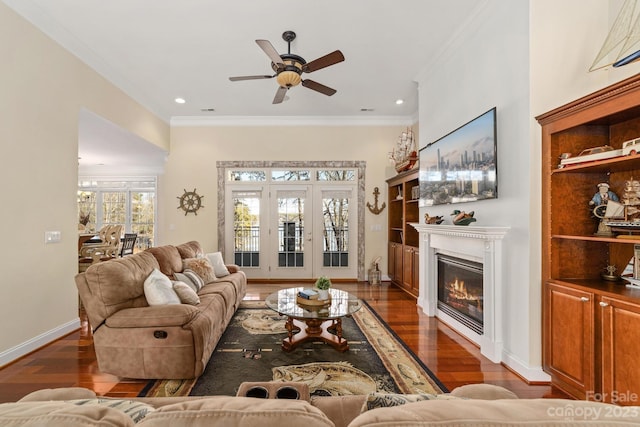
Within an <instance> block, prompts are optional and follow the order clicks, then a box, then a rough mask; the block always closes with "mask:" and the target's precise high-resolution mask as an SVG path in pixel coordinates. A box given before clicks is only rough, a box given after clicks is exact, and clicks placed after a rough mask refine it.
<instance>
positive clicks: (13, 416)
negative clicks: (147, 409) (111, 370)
mask: <svg viewBox="0 0 640 427" xmlns="http://www.w3.org/2000/svg"><path fill="white" fill-rule="evenodd" d="M0 425H1V426H3V427H18V426H25V427H26V426H29V427H36V426H47V427H69V426H83V427H88V426H100V427H112V426H113V427H129V426H131V427H133V426H135V425H136V424H135V423H134V422H133V420H132V419H131V418H129V417H128V416H127V415H126V414H125V413H124V412H122V411H119V410H117V409H114V408H109V407H106V406H99V405H89V406H77V405H74V404H72V403H66V402H56V401H51V402H17V403H3V404H0Z"/></svg>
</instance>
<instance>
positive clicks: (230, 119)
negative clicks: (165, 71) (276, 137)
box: [170, 113, 418, 127]
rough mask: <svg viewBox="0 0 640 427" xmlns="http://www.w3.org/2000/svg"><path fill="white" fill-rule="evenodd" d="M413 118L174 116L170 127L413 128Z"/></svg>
mask: <svg viewBox="0 0 640 427" xmlns="http://www.w3.org/2000/svg"><path fill="white" fill-rule="evenodd" d="M417 121H418V116H417V113H416V114H414V115H412V116H369V117H361V116H221V117H203V116H174V117H172V118H171V121H170V125H171V126H175V127H182V126H185V127H186V126H411V125H413V124H415V123H417Z"/></svg>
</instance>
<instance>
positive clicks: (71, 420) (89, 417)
mask: <svg viewBox="0 0 640 427" xmlns="http://www.w3.org/2000/svg"><path fill="white" fill-rule="evenodd" d="M282 385H285V384H282V383H281V384H275V385H274V386H275V387H280V386H282ZM368 401H370V399H369V397H368V396H342V397H312V398H310V399H309V400H306V399H300V400H288V399H258V398H253V397H232V396H212V397H177V398H176V397H167V398H134V399H128V400H122V399H109V398H103V399H102V400H99V399H97V396H96V395H95V394H94V393H93V392H92V391H90V390H87V389H82V388H65V389H53V390H40V391H37V392H34V393H31V394H30V395H27V396H25V397H24V398H23V399H21V400H20V401H18V402H15V403H5V404H0V425H2V426H13V427H17V426H43V425H46V426H51V427H58V426H60V427H63V426H64V427H66V426H135V425H139V426H141V427H142V426H144V427H151V426H155V427H158V426H166V427H182V426H189V427H200V426H214V427H234V426H238V427H240V426H243V427H251V426H259V427H283V426H296V427H298V426H304V427H365V426H375V427H392V426H394V427H395V426H439V427H454V426H456V427H460V426H483V427H489V426H501V427H505V426H529V427H530V426H581V425H585V426H591V427H595V426H598V427H604V426H638V425H640V414H639V412H640V407H619V406H614V405H610V404H605V403H598V402H587V401H573V400H564V399H517V397H516V396H515V395H514V394H513V393H511V392H510V391H508V390H506V389H503V388H501V387H496V386H491V385H487V384H474V385H468V386H463V387H459V388H457V389H455V390H453V391H452V392H451V393H450V395H448V396H442V398H440V399H435V400H424V401H419V402H414V403H406V404H401V405H395V406H386V407H378V408H375V409H369V407H368V406H367V402H368Z"/></svg>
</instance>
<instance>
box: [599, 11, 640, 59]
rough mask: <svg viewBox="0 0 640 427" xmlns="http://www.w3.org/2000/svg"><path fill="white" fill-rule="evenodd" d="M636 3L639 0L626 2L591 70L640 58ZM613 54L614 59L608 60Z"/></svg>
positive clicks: (639, 23)
mask: <svg viewBox="0 0 640 427" xmlns="http://www.w3.org/2000/svg"><path fill="white" fill-rule="evenodd" d="M636 3H637V0H626V1H625V2H624V4H623V5H622V8H621V9H620V12H619V13H618V16H617V17H616V20H615V22H614V23H613V26H612V27H611V30H609V34H608V35H607V38H606V39H605V41H604V44H603V45H602V47H601V48H600V52H598V55H597V56H596V59H594V61H593V64H591V68H589V71H595V70H599V69H601V68H606V67H609V66H611V65H613V66H614V67H621V66H623V65H627V64H630V63H632V62H635V61H637V60H638V59H640V46H637V45H638V42H640V14H638V15H637V16H636ZM613 54H615V58H614V60H613V61H611V62H608V61H609V59H610V58H611V56H612V55H613ZM605 58H608V59H607V60H605ZM603 62H604V64H603Z"/></svg>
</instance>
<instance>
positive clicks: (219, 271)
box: [205, 252, 229, 277]
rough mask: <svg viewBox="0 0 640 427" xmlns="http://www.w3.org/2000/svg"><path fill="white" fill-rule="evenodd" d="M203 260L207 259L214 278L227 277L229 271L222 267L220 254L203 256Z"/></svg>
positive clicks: (213, 253) (214, 253) (222, 262)
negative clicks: (214, 275)
mask: <svg viewBox="0 0 640 427" xmlns="http://www.w3.org/2000/svg"><path fill="white" fill-rule="evenodd" d="M205 258H207V259H208V260H209V262H210V263H211V265H212V266H213V271H214V273H215V274H216V277H224V276H228V275H229V270H228V269H227V266H226V265H224V260H223V259H222V252H212V253H208V254H205Z"/></svg>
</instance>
